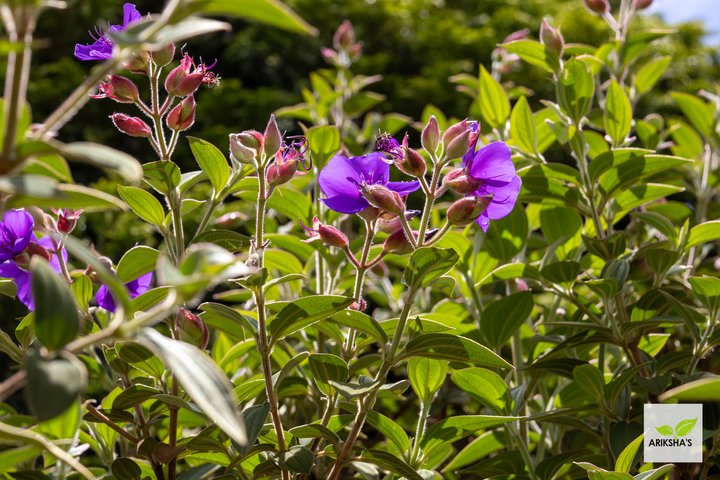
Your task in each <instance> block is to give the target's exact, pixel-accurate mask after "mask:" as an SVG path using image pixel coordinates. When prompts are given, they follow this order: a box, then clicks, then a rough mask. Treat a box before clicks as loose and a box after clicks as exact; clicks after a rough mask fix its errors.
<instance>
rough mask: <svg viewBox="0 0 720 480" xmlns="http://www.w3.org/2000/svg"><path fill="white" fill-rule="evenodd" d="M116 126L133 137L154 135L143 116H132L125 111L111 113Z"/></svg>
mask: <svg viewBox="0 0 720 480" xmlns="http://www.w3.org/2000/svg"><path fill="white" fill-rule="evenodd" d="M110 119H112V122H113V124H114V125H115V127H116V128H117V129H118V130H120V131H121V132H122V133H124V134H125V135H130V136H131V137H141V138H148V137H151V136H152V130H151V129H150V125H148V124H147V123H145V122H144V121H143V120H142V119H141V118H138V117H131V116H129V115H125V114H124V113H113V114H112V115H110Z"/></svg>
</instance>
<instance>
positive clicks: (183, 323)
mask: <svg viewBox="0 0 720 480" xmlns="http://www.w3.org/2000/svg"><path fill="white" fill-rule="evenodd" d="M175 322H176V325H177V328H178V333H179V334H180V340H182V341H183V342H187V343H190V344H192V345H195V346H196V347H198V348H199V349H201V350H202V349H204V348H205V347H207V344H208V340H209V337H210V332H209V331H208V327H207V325H205V322H203V320H202V318H200V317H199V316H197V315H195V314H194V313H192V312H191V311H190V310H188V309H186V308H181V309H180V310H178V312H177V314H176V315H175Z"/></svg>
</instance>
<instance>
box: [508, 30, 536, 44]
mask: <svg viewBox="0 0 720 480" xmlns="http://www.w3.org/2000/svg"><path fill="white" fill-rule="evenodd" d="M529 35H530V29H527V28H523V29H522V30H517V31H515V32H512V33H511V34H510V35H508V36H507V37H505V39H504V40H503V41H502V43H510V42H515V41H517V40H523V39H525V38H527V37H528V36H529Z"/></svg>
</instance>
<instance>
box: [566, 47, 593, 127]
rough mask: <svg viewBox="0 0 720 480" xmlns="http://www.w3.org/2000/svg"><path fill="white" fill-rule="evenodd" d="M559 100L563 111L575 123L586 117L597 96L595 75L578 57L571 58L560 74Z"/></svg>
mask: <svg viewBox="0 0 720 480" xmlns="http://www.w3.org/2000/svg"><path fill="white" fill-rule="evenodd" d="M557 92H558V101H559V103H560V107H561V108H562V109H563V111H564V112H565V113H566V114H568V115H569V116H570V118H572V120H573V121H574V122H575V123H578V122H580V120H581V119H582V118H583V117H585V115H587V114H588V113H589V112H590V108H591V107H592V103H593V97H594V96H595V77H594V76H593V74H592V72H591V71H590V67H589V66H588V65H587V64H586V63H584V62H582V61H580V60H576V59H570V60H569V61H568V62H567V63H566V64H565V68H563V71H562V72H561V74H560V78H559V83H558V88H557Z"/></svg>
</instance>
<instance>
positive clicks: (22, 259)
mask: <svg viewBox="0 0 720 480" xmlns="http://www.w3.org/2000/svg"><path fill="white" fill-rule="evenodd" d="M36 255H37V256H39V257H42V258H44V259H45V260H47V261H48V262H49V261H50V260H51V259H52V253H50V251H49V250H48V249H47V248H45V247H43V246H42V245H40V244H39V243H36V242H30V243H28V246H27V247H25V250H23V251H22V252H21V253H19V254H17V255H15V256H14V257H13V262H15V264H16V265H17V266H18V267H20V268H23V269H25V270H27V269H28V268H29V267H30V260H31V259H32V257H34V256H36Z"/></svg>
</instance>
